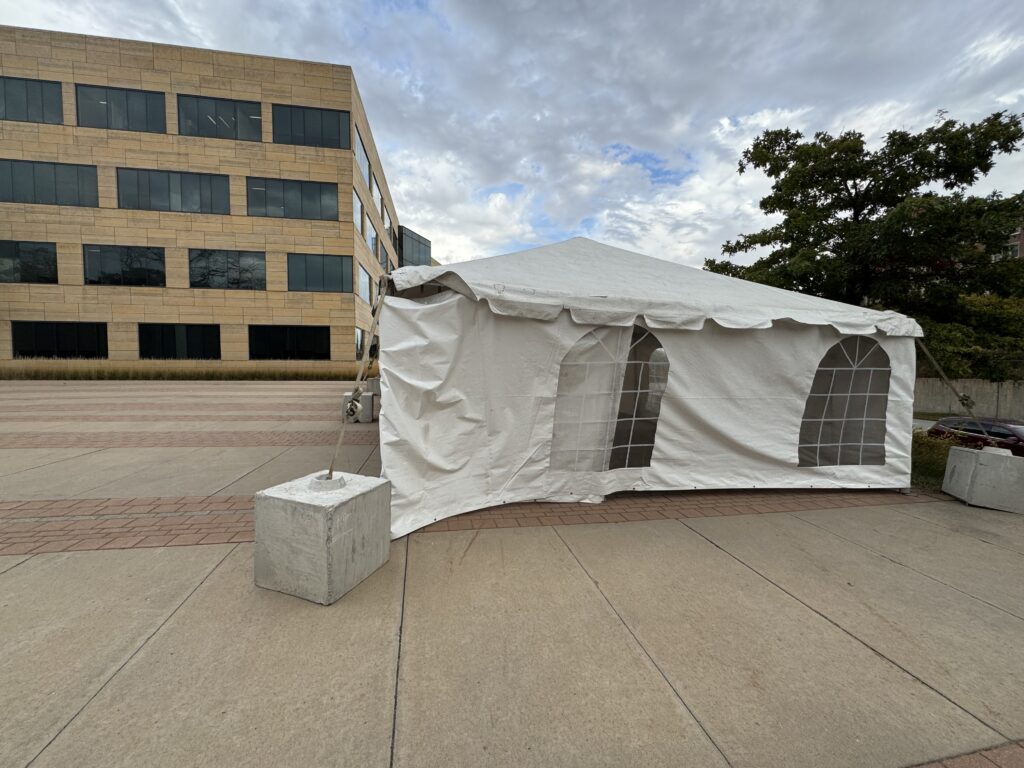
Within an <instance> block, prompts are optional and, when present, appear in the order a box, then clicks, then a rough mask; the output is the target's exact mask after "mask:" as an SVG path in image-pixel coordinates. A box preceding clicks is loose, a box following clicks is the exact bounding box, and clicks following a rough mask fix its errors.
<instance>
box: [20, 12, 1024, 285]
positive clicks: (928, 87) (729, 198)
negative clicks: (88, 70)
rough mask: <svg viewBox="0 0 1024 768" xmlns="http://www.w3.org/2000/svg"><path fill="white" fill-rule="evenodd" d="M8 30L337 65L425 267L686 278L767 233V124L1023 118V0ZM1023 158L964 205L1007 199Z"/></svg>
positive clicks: (216, 18) (112, 23) (97, 15)
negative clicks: (663, 272)
mask: <svg viewBox="0 0 1024 768" xmlns="http://www.w3.org/2000/svg"><path fill="white" fill-rule="evenodd" d="M0 20H2V21H3V23H8V24H17V25H23V26H32V27H41V28H46V29H60V30H66V31H73V32H81V33H87V34H99V35H112V36H117V37H128V38H137V39H145V40H153V41H157V42H167V43H177V44H182V45H195V46H202V47H210V48H217V49H224V50H233V51H243V52H247V53H259V54H267V55H273V56H286V57H294V58H302V59H313V60H320V61H329V62H335V63H341V64H350V65H351V66H352V67H353V68H354V69H355V73H356V79H357V81H358V83H359V87H360V91H361V93H362V96H363V100H364V102H365V103H366V107H367V110H368V112H369V116H370V122H371V125H372V127H373V130H374V137H375V139H376V142H377V146H378V148H379V149H380V150H381V152H382V154H383V157H384V163H385V169H384V170H385V174H386V176H387V179H388V182H389V184H390V187H391V190H392V194H393V195H394V198H395V204H396V207H397V209H398V216H399V219H400V220H401V222H402V223H404V224H407V225H409V226H411V227H412V228H413V229H415V230H417V231H419V232H420V233H422V234H423V235H425V236H426V237H428V238H430V239H431V240H432V241H433V244H434V256H435V258H437V259H438V260H439V261H442V262H447V261H456V260H463V259H468V258H473V257H476V256H484V255H492V254H496V253H503V252H506V251H510V250H517V249H519V248H522V247H529V246H531V245H538V244H544V243H548V242H554V241H557V240H561V239H564V238H566V237H571V236H574V235H586V236H588V237H592V238H594V239H597V240H601V241H604V242H607V243H610V244H612V245H619V246H622V247H626V248H630V249H633V250H638V251H641V252H644V253H648V254H650V255H653V256H660V257H662V258H668V259H673V260H678V261H681V262H684V263H688V264H693V265H699V264H700V263H702V261H703V259H704V258H706V257H709V256H710V257H716V256H718V255H719V252H720V249H721V245H722V243H723V242H724V241H725V240H727V239H732V238H735V237H736V236H737V235H739V234H741V233H744V232H750V231H754V230H756V229H759V228H761V227H762V226H764V225H765V223H766V219H765V218H764V217H763V215H762V214H761V213H760V211H759V210H758V208H757V201H758V200H759V198H760V197H761V195H762V194H763V193H764V192H765V191H766V190H767V187H768V185H767V183H766V180H765V179H764V178H763V177H761V176H759V175H758V174H754V173H747V174H745V175H744V176H739V175H738V174H737V173H736V163H737V161H738V157H739V153H740V152H741V151H742V149H743V148H744V147H745V146H746V145H747V144H749V142H750V140H751V139H752V138H753V137H754V136H756V135H757V134H758V133H759V132H760V131H762V130H764V129H766V128H777V127H784V126H790V127H793V128H799V129H801V130H804V131H805V132H807V133H811V132H814V131H816V130H828V131H833V132H836V131H840V130H844V129H858V130H862V131H864V132H865V133H866V134H867V135H868V136H869V137H871V138H874V139H876V140H877V139H878V138H880V137H881V136H882V134H884V132H885V131H887V130H889V129H891V128H896V127H900V128H907V129H912V130H913V129H919V128H921V127H924V126H926V125H928V124H929V123H930V122H932V121H933V120H934V118H935V113H936V111H937V110H939V109H945V110H948V111H949V113H950V115H951V116H952V117H955V118H957V119H962V120H975V119H979V118H981V117H983V116H985V115H987V114H989V113H991V112H993V111H996V110H1000V109H1007V110H1011V111H1016V112H1024V4H1022V3H1016V2H1006V1H1005V0H1002V1H1001V2H985V1H984V0H971V1H970V2H963V0H949V1H947V2H929V1H928V0H904V1H903V2H894V1H893V0H856V2H850V1H849V0H834V1H832V0H829V1H827V2H826V1H819V2H814V1H813V0H761V1H755V0H750V1H749V2H739V1H738V0H731V1H725V2H711V1H710V0H705V1H702V2H698V1H695V0H651V1H650V2H630V0H615V2H603V1H599V0H579V1H578V2H571V1H569V0H544V1H543V2H541V0H519V1H512V0H508V1H505V2H499V1H498V0H418V1H414V2H403V1H401V0H393V1H387V0H381V1H376V2H344V1H342V0H292V1H291V2H289V1H288V0H275V1H274V2H270V1H269V0H216V2H211V1H210V0H102V2H101V1H100V0H32V1H31V2H25V1H24V0H0ZM1022 187H1024V158H1020V157H1017V158H1011V159H1005V160H1003V161H1002V162H1001V163H1000V164H999V165H998V166H997V168H996V170H995V171H994V172H993V174H992V175H991V176H990V177H989V178H988V179H986V180H984V181H983V182H982V184H980V185H979V186H978V190H979V191H983V192H987V191H989V190H991V189H999V190H1002V191H1003V192H1008V193H1013V192H1018V191H1020V190H1021V188H1022Z"/></svg>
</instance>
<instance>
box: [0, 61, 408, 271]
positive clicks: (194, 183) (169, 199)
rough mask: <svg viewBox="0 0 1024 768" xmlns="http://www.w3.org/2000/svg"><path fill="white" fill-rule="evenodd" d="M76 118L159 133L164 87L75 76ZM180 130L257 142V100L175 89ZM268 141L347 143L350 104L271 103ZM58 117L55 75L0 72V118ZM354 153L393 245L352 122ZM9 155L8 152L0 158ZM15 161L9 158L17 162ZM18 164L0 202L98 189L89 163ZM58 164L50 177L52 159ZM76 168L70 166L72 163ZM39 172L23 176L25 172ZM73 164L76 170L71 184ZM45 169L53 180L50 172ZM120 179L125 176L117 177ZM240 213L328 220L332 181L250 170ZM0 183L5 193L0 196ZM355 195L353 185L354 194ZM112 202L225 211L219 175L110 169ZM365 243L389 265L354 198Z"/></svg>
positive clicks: (333, 214)
mask: <svg viewBox="0 0 1024 768" xmlns="http://www.w3.org/2000/svg"><path fill="white" fill-rule="evenodd" d="M75 98H76V117H77V121H78V125H79V126H82V127H88V128H106V129H111V130H123V131H141V132H148V133H166V131H167V120H166V108H165V94H164V93H162V92H159V91H144V90H138V89H132V88H114V87H110V86H97V85H83V84H76V86H75ZM177 98H178V133H179V134H181V135H184V136H199V137H203V138H219V139H234V140H238V141H262V135H263V132H262V121H263V116H262V105H261V104H260V102H256V101H244V100H238V99H222V98H211V97H206V96H195V95H189V94H178V97H177ZM271 114H272V132H273V141H274V143H277V144H292V145H301V146H317V147H331V148H337V149H351V148H352V147H351V144H352V142H351V131H352V127H351V116H350V113H349V112H346V111H342V110H334V109H324V108H320V107H303V106H295V105H288V104H272V105H271ZM3 119H6V120H20V121H28V122H41V123H52V124H62V123H63V122H64V114H63V106H62V101H61V84H60V83H58V82H52V81H44V80H30V79H26V78H18V77H0V120H3ZM355 134H356V136H355V138H356V140H355V157H356V163H357V165H358V167H359V173H360V175H361V176H362V178H363V180H364V181H365V183H366V186H367V189H369V190H370V196H371V197H372V199H373V204H374V207H375V208H376V209H377V210H378V212H379V213H380V216H381V219H382V221H383V224H384V231H385V233H386V236H387V237H388V238H389V239H390V240H391V241H392V243H393V245H394V246H395V248H398V233H397V232H396V231H395V228H394V225H393V221H392V218H391V215H390V213H389V212H388V210H387V206H386V205H385V203H384V199H383V194H382V190H381V187H380V183H379V182H378V180H377V177H376V174H375V173H374V172H373V169H372V167H371V164H370V157H369V154H368V153H367V151H366V144H365V143H364V142H363V138H362V136H361V135H360V133H359V129H358V128H356V129H355ZM0 162H3V163H11V162H12V161H0ZM15 162H17V161H15ZM33 165H35V166H38V167H37V168H33V169H31V170H30V169H27V168H25V167H19V168H18V169H16V171H17V173H18V174H19V176H18V179H17V180H16V181H15V180H13V179H10V178H9V177H10V171H11V170H12V169H11V168H7V169H6V171H7V173H6V176H7V177H8V178H7V179H6V180H7V181H9V182H10V183H9V184H8V185H7V187H8V188H7V189H6V190H5V184H4V182H5V178H4V176H5V169H3V168H0V202H27V203H41V204H55V205H81V206H90V207H95V206H97V205H98V194H97V188H96V183H95V178H96V169H95V167H94V166H72V165H67V164H63V165H62V164H56V163H35V164H33ZM58 165H61V167H62V170H60V171H59V173H60V174H61V175H60V176H59V177H57V176H56V174H57V172H58V170H57V166H58ZM75 168H78V169H80V170H79V171H77V172H75V171H74V170H73V169H75ZM29 173H31V174H32V175H33V176H34V175H35V174H36V173H38V174H40V176H41V178H40V179H39V180H38V181H36V179H35V178H33V179H32V181H31V182H29V181H28V179H27V178H26V176H25V174H29ZM72 173H79V174H82V178H81V179H80V181H79V185H78V186H77V191H74V190H76V185H75V184H73V183H71V175H72ZM51 175H53V181H52V183H51V181H50V178H51ZM122 180H123V182H122ZM246 190H247V197H248V215H250V216H268V217H275V218H294V219H318V220H336V219H337V217H338V199H337V185H333V184H321V183H315V182H304V181H290V180H284V179H257V178H250V179H248V182H247V185H246ZM5 191H6V193H7V194H6V195H5ZM354 194H356V193H354ZM118 205H119V207H121V208H125V209H137V210H152V211H176V212H185V213H213V214H229V213H230V212H231V209H230V202H229V199H228V186H227V177H226V176H219V175H214V174H190V173H177V172H168V171H145V170H136V169H121V168H119V169H118ZM354 218H355V223H356V227H357V229H358V230H359V231H360V232H361V233H362V235H363V238H364V239H365V240H366V244H367V245H368V246H369V247H370V249H371V250H372V251H373V253H374V255H375V257H376V258H378V259H379V260H380V263H381V266H382V267H383V268H384V269H388V259H387V252H386V250H385V249H384V248H383V247H382V245H381V243H380V235H379V233H378V231H377V228H376V225H374V224H373V223H372V221H371V220H370V218H369V216H368V215H366V212H365V211H364V209H363V206H362V203H360V204H359V209H358V214H357V215H355V216H354Z"/></svg>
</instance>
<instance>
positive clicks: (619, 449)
mask: <svg viewBox="0 0 1024 768" xmlns="http://www.w3.org/2000/svg"><path fill="white" fill-rule="evenodd" d="M667 383H668V357H667V356H666V355H665V350H664V348H663V347H662V346H661V342H660V341H658V337H657V336H655V335H654V334H653V333H651V332H650V331H649V330H647V329H646V328H641V327H640V326H633V338H632V339H631V340H630V344H629V358H628V361H627V362H626V371H625V374H624V376H623V379H622V396H621V398H620V399H619V411H618V415H617V418H616V420H615V437H614V440H613V441H612V453H611V461H610V462H609V465H608V468H609V469H620V468H622V467H649V466H651V457H652V455H653V454H654V435H655V433H656V432H657V430H658V416H659V414H660V413H661V398H662V395H664V394H665V385H666V384H667Z"/></svg>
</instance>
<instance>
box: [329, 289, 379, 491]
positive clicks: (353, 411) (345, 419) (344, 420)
mask: <svg viewBox="0 0 1024 768" xmlns="http://www.w3.org/2000/svg"><path fill="white" fill-rule="evenodd" d="M388 283H389V278H388V275H387V274H384V275H382V276H381V278H380V282H379V283H378V284H377V296H376V300H375V301H374V302H373V308H372V314H371V320H370V330H369V333H368V334H367V336H368V338H364V339H363V354H362V357H361V358H360V360H359V368H358V369H357V370H356V380H355V384H354V386H353V387H352V391H351V392H350V393H349V396H348V400H347V401H346V402H345V405H344V406H342V409H341V426H340V427H339V428H338V441H337V442H336V443H335V444H334V453H333V455H332V456H331V466H330V467H328V469H327V479H328V480H333V479H334V466H335V464H337V462H338V454H339V453H341V445H342V442H343V441H344V439H345V427H346V426H347V425H349V424H355V423H356V422H357V421H359V417H360V416H361V415H362V413H363V385H364V384H365V383H366V372H367V370H369V367H370V357H371V355H370V352H371V349H372V347H373V339H374V337H375V336H376V335H377V326H378V325H379V324H380V312H381V309H382V308H383V307H384V298H385V296H387V287H388Z"/></svg>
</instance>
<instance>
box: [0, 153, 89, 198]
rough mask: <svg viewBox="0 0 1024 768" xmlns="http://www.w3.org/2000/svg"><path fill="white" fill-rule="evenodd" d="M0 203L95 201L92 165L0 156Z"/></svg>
mask: <svg viewBox="0 0 1024 768" xmlns="http://www.w3.org/2000/svg"><path fill="white" fill-rule="evenodd" d="M0 203H38V204H40V205H80V206H86V207H90V208H95V207H96V206H97V205H99V189H98V187H97V185H96V166H95V165H70V164H68V163H36V162H32V161H30V160H0Z"/></svg>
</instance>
